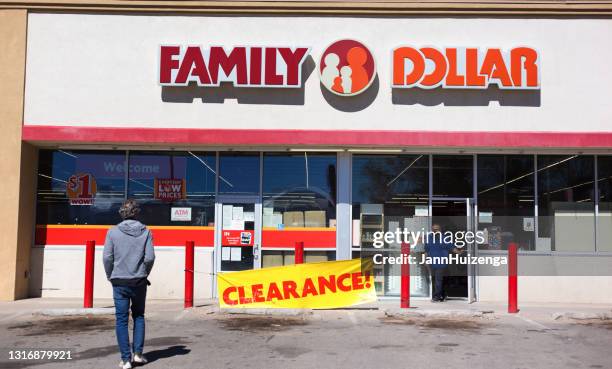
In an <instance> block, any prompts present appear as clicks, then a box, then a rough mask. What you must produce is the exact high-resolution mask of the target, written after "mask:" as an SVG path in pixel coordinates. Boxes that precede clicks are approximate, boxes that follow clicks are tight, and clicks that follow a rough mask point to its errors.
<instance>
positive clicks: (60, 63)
mask: <svg viewBox="0 0 612 369" xmlns="http://www.w3.org/2000/svg"><path fill="white" fill-rule="evenodd" d="M177 4H178V3H177ZM279 4H280V3H279ZM283 4H284V3H283ZM100 6H102V7H104V6H107V7H112V6H114V5H113V4H106V5H105V4H101V5H100ZM200 6H201V8H200V9H199V10H197V9H196V10H194V9H191V10H189V13H188V14H179V13H176V12H167V13H158V12H153V11H151V12H149V11H135V10H134V9H119V8H118V9H115V10H119V11H121V12H102V11H100V12H96V11H90V12H83V11H82V10H80V9H73V10H70V9H66V11H62V12H51V11H48V10H45V9H43V8H37V9H33V10H30V11H25V10H5V11H4V12H5V13H7V14H9V15H8V16H7V19H8V18H11V19H17V20H12V22H13V23H11V25H10V26H6V27H9V28H10V31H11V32H13V34H12V35H13V39H11V40H9V41H10V42H8V41H7V44H8V45H11V48H12V49H11V50H13V52H14V54H12V56H11V55H9V56H7V58H8V59H6V60H2V63H5V64H7V65H9V66H11V68H12V69H10V68H5V71H4V72H3V73H5V74H7V80H8V81H13V84H11V86H13V87H14V90H13V91H10V92H9V91H7V94H9V95H10V96H17V97H14V98H13V99H14V100H15V101H13V102H12V103H11V106H12V107H13V114H14V115H13V116H12V118H10V117H9V118H7V119H11V121H13V122H17V123H15V124H13V126H15V125H17V126H18V128H15V127H13V128H14V129H13V131H10V132H13V133H11V134H7V136H6V137H5V138H3V140H6V144H5V145H4V146H5V148H4V149H3V150H7V151H6V152H7V156H6V157H7V160H3V161H6V162H5V163H3V165H4V166H6V168H3V171H4V172H3V173H5V174H6V175H7V178H8V180H7V184H10V183H12V182H10V181H11V180H12V181H13V182H14V184H16V186H10V187H8V188H9V189H10V191H7V201H6V204H7V205H6V207H5V208H6V210H3V214H4V213H5V214H6V218H7V219H13V218H15V216H14V214H18V216H17V217H16V218H17V220H18V221H17V223H16V224H13V225H11V224H6V225H5V227H6V228H7V230H8V231H10V232H5V235H4V236H3V237H6V241H5V242H6V245H9V246H3V247H5V248H6V250H4V251H3V252H7V253H8V254H7V255H9V254H10V253H11V252H12V253H13V254H10V255H13V256H11V257H9V258H7V260H8V264H7V268H6V269H7V271H8V273H11V274H13V277H12V279H11V280H8V279H7V282H6V283H7V285H6V286H5V287H6V292H5V294H6V296H7V297H6V298H7V299H10V298H21V297H27V296H47V297H77V296H80V294H81V293H82V280H83V260H84V246H83V245H84V243H85V241H87V240H90V239H93V240H96V242H97V244H98V245H99V246H101V245H102V244H103V242H104V236H105V233H106V230H107V229H108V227H109V226H110V225H112V224H114V223H116V222H118V221H119V219H118V214H117V209H118V207H119V205H120V203H121V202H122V201H123V200H124V199H126V198H134V199H136V200H138V201H139V202H140V203H141V204H142V208H143V213H142V220H143V221H144V222H145V223H146V224H148V225H149V226H150V227H151V229H152V230H153V234H154V240H155V245H156V253H157V257H158V259H157V261H156V269H155V272H154V273H153V274H152V276H151V282H152V286H151V290H150V294H149V295H150V296H151V297H152V298H181V297H182V293H183V285H182V280H183V269H184V266H183V262H184V250H183V245H184V243H185V242H186V241H194V242H195V244H196V267H195V269H196V291H195V293H196V298H198V297H199V298H203V297H212V296H214V290H215V283H216V281H215V273H217V272H219V271H232V270H242V269H251V268H262V267H263V268H265V267H268V266H274V265H287V264H291V263H293V251H292V250H293V245H294V243H295V242H298V241H301V242H304V244H305V248H306V261H307V262H316V261H326V260H342V259H348V258H351V257H356V256H358V255H359V254H360V252H363V251H367V250H368V249H371V248H372V235H373V232H377V231H393V230H395V229H398V228H402V227H408V226H410V227H416V226H419V227H420V226H422V227H423V228H428V227H430V225H431V223H432V222H434V221H435V222H440V221H446V226H447V227H452V226H453V224H454V226H455V227H465V229H470V228H473V229H478V230H486V232H487V234H488V235H489V236H488V237H487V241H486V242H485V243H484V244H482V245H479V246H478V247H475V248H474V250H473V252H475V253H479V254H482V255H488V254H490V255H498V254H503V253H505V250H506V249H507V245H508V243H510V242H515V243H517V244H518V246H519V248H520V250H521V251H520V252H521V256H520V263H521V265H523V266H525V267H526V268H529V270H530V273H527V274H528V275H525V276H522V277H521V279H522V282H521V298H522V299H523V300H525V301H547V302H553V301H568V302H569V301H574V302H611V301H612V296H611V295H609V294H605V293H604V294H602V293H601V291H602V290H605V288H606V286H609V283H611V282H612V277H610V276H611V275H612V274H611V273H612V233H611V232H610V229H612V207H611V205H610V204H612V121H611V119H612V107H611V106H610V104H609V100H610V89H609V86H610V85H612V74H610V73H608V66H607V64H608V63H607V60H609V59H610V57H612V47H609V46H608V45H609V44H610V42H609V41H610V40H609V39H610V35H612V20H611V19H609V18H608V17H607V16H609V15H610V14H612V13H607V12H609V11H611V10H612V8H610V9H608V8H607V7H606V5H605V4H604V5H602V6H601V8H599V10H598V11H599V12H600V13H599V14H598V16H594V14H593V15H589V14H582V15H581V14H579V13H577V12H576V13H568V16H567V17H563V18H555V17H553V15H554V14H556V13H555V12H561V11H568V12H569V9H568V8H563V7H562V6H561V5H558V8H554V7H551V8H550V9H549V10H547V12H548V13H547V12H546V11H542V13H533V14H531V15H529V16H522V15H519V14H511V13H508V14H507V15H506V16H504V15H500V14H497V15H496V14H495V12H493V11H490V12H486V11H481V12H480V13H479V12H478V11H477V10H474V9H471V10H470V9H468V8H469V6H466V7H465V8H463V9H461V8H456V11H457V12H460V11H461V12H465V16H459V17H451V14H453V13H452V12H450V10H447V11H448V13H447V15H446V16H444V15H442V16H434V13H433V12H432V11H431V10H420V11H417V8H415V9H414V12H415V14H413V15H407V14H406V13H402V12H400V11H399V10H395V11H396V13H395V14H393V11H390V12H388V13H385V14H383V15H376V12H375V11H373V10H362V11H361V13H359V14H352V15H351V14H348V13H345V12H342V11H340V10H338V9H336V10H334V9H332V8H330V9H328V11H330V12H332V13H333V12H335V14H334V15H333V16H323V15H322V14H318V13H317V12H316V11H314V10H311V11H307V10H302V11H301V12H299V11H290V10H287V8H283V7H282V6H281V5H279V8H278V9H277V10H278V12H277V11H270V12H269V13H264V14H256V13H255V11H254V10H253V9H256V7H255V8H252V9H251V8H249V9H246V8H245V9H241V10H242V11H243V13H240V14H238V13H231V14H221V13H217V14H212V13H210V12H209V10H210V9H209V10H206V5H204V4H202V5H200ZM254 6H255V5H254ZM283 6H285V7H286V6H287V5H286V4H285V5H283ZM319 6H323V5H319ZM398 6H399V5H398ZM403 6H408V5H403ZM512 7H513V5H507V8H506V10H505V11H508V12H511V11H512V9H513V8H512ZM544 8H545V7H544ZM282 9H285V10H283V11H281V10H282ZM313 9H314V8H313ZM406 9H408V8H405V10H406ZM516 9H519V8H516ZM516 9H515V10H516ZM555 9H556V10H555ZM563 9H565V10H563ZM151 10H153V9H151ZM234 11H236V9H234ZM259 12H261V9H259ZM368 12H369V13H368ZM468 15H469V16H468ZM602 15H605V16H602ZM19 20H21V23H20V21H19ZM26 25H27V27H26ZM7 37H11V33H10V32H7ZM15 45H22V46H23V47H22V49H19V47H18V46H15ZM355 48H358V49H359V51H360V53H355V54H353V55H352V56H351V55H349V54H350V53H351V51H352V50H354V49H355ZM347 50H348V51H347ZM330 54H333V56H335V57H337V58H339V62H338V61H334V57H333V56H332V57H328V56H329V55H330ZM595 55H596V56H597V57H595ZM343 63H344V65H345V67H342V68H341V65H342V64H343ZM347 63H348V64H347ZM347 66H348V67H349V68H348V69H343V68H346V67H347ZM9 70H12V71H13V72H8V71H9ZM347 70H348V71H349V72H347ZM330 75H331V77H329V76H330ZM19 77H21V79H20V78H19ZM20 81H21V82H20ZM20 83H21V85H20ZM19 91H21V92H19ZM7 104H8V103H7ZM13 105H17V106H20V107H21V110H20V109H15V108H14V106H13ZM15 137H17V138H18V139H15ZM11 145H12V146H11ZM16 148H18V150H16ZM15 152H20V153H21V154H20V155H14V153H15ZM11 153H13V154H11ZM3 158H4V154H3ZM11 163H12V164H13V166H11ZM11 191H12V192H11ZM34 220H35V221H34ZM11 221H12V220H10V221H9V223H10V222H11ZM457 222H458V223H457ZM11 227H13V228H11ZM11 232H12V233H11ZM11 235H14V236H11ZM3 242H4V241H3ZM11 245H16V246H11ZM387 246H388V247H390V248H398V247H399V245H387ZM418 251H419V250H416V252H418ZM100 253H101V249H100V248H99V249H98V254H97V255H96V256H97V261H96V262H97V268H96V276H95V281H96V282H95V283H96V285H95V296H96V297H103V296H109V295H110V285H109V284H108V283H107V282H106V280H105V277H104V274H103V271H102V268H101V264H100V259H101V254H100ZM11 260H16V262H11ZM575 263H580V264H581V265H589V269H591V270H595V272H593V273H590V274H588V275H586V274H585V273H583V272H576V271H573V270H571V267H570V265H573V264H575ZM386 268H388V269H386V270H381V273H380V275H379V277H378V279H377V280H376V282H377V283H376V286H377V290H378V292H379V294H380V295H381V296H384V297H390V298H393V297H396V296H397V295H398V291H399V286H398V278H397V275H396V273H394V271H393V270H390V269H393V267H392V266H386ZM534 271H535V272H534ZM413 273H414V274H413V277H412V281H413V283H412V284H411V286H412V291H411V292H412V294H413V295H414V296H417V297H423V298H428V297H429V296H430V283H429V276H428V274H427V272H426V271H425V270H418V269H415V270H413ZM503 274H504V270H503V269H495V270H487V268H485V267H483V268H474V269H470V270H466V271H465V278H464V279H462V280H460V281H458V282H457V284H456V285H455V286H454V288H455V290H454V292H453V293H454V295H455V296H456V297H461V298H465V299H466V301H473V300H482V301H485V300H497V301H501V300H503V299H504V298H505V288H506V285H505V279H504V277H503ZM11 281H13V282H11ZM3 288H4V287H3ZM11 296H12V297H11Z"/></svg>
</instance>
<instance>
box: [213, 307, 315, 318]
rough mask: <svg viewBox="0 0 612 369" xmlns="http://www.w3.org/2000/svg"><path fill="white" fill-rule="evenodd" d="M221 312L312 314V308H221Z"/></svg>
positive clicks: (286, 314)
mask: <svg viewBox="0 0 612 369" xmlns="http://www.w3.org/2000/svg"><path fill="white" fill-rule="evenodd" d="M218 311H219V313H224V314H242V315H270V316H303V315H312V309H248V308H242V309H241V308H235V309H219V310H218Z"/></svg>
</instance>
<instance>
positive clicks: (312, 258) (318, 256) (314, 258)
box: [304, 251, 329, 263]
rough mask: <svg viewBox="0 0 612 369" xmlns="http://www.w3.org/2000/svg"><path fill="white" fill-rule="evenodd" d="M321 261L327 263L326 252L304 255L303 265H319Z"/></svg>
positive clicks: (312, 252) (311, 252)
mask: <svg viewBox="0 0 612 369" xmlns="http://www.w3.org/2000/svg"><path fill="white" fill-rule="evenodd" d="M322 261H329V258H328V257H327V253H326V252H317V251H310V252H307V253H305V254H304V262H305V263H320V262H322Z"/></svg>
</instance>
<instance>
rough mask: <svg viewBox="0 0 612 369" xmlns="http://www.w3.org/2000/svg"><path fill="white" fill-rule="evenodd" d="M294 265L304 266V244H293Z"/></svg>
mask: <svg viewBox="0 0 612 369" xmlns="http://www.w3.org/2000/svg"><path fill="white" fill-rule="evenodd" d="M295 264H304V242H301V241H298V242H296V243H295Z"/></svg>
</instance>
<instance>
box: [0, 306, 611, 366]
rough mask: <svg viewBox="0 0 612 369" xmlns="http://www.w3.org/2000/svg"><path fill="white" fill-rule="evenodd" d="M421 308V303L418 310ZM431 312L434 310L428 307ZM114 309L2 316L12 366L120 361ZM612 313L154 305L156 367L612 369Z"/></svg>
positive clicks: (2, 337) (0, 332) (150, 346)
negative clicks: (569, 315) (42, 354)
mask: <svg viewBox="0 0 612 369" xmlns="http://www.w3.org/2000/svg"><path fill="white" fill-rule="evenodd" d="M416 310H418V309H416ZM421 311H425V310H423V309H421ZM113 319H114V318H113V316H112V315H84V316H57V317H50V316H40V315H32V314H27V313H24V314H21V315H19V314H18V315H17V316H15V317H14V318H10V319H8V317H5V318H3V319H1V320H0V347H2V350H3V355H4V356H3V358H2V360H3V361H2V362H0V367H2V368H6V369H8V368H41V369H42V368H45V369H46V368H49V369H51V368H66V367H69V368H72V367H74V368H91V369H100V368H116V367H117V364H118V362H119V355H118V350H117V347H116V344H115V334H114V320H113ZM610 347H612V321H610V320H599V319H583V320H566V319H559V320H553V319H551V318H549V317H547V315H542V318H534V317H533V316H532V317H531V318H527V317H526V316H521V315H520V314H519V315H518V316H517V315H508V314H505V313H500V314H498V313H491V314H481V315H479V316H468V315H465V316H463V315H461V316H446V315H431V316H430V315H425V316H419V315H416V314H408V315H405V314H402V315H399V314H394V313H389V312H386V313H385V312H384V311H383V310H381V309H348V310H328V311H314V312H312V313H308V314H298V315H274V316H269V315H245V314H228V313H222V312H219V311H218V310H216V309H215V308H214V307H213V306H210V305H204V306H200V307H197V308H195V309H190V310H182V309H181V308H180V306H179V305H163V306H162V307H157V308H155V307H154V308H151V309H150V311H149V312H148V314H147V336H146V343H145V354H146V355H147V356H148V358H149V360H150V363H149V364H147V365H146V367H147V368H151V369H154V368H174V369H176V368H313V367H316V368H407V367H410V368H440V367H444V368H514V369H520V368H612V357H611V356H610ZM26 348H28V349H35V348H38V349H40V348H44V349H49V348H57V349H69V350H72V352H73V358H72V360H70V361H64V362H48V361H35V360H29V361H14V360H13V361H8V360H7V356H6V355H7V350H9V349H13V350H15V349H26Z"/></svg>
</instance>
